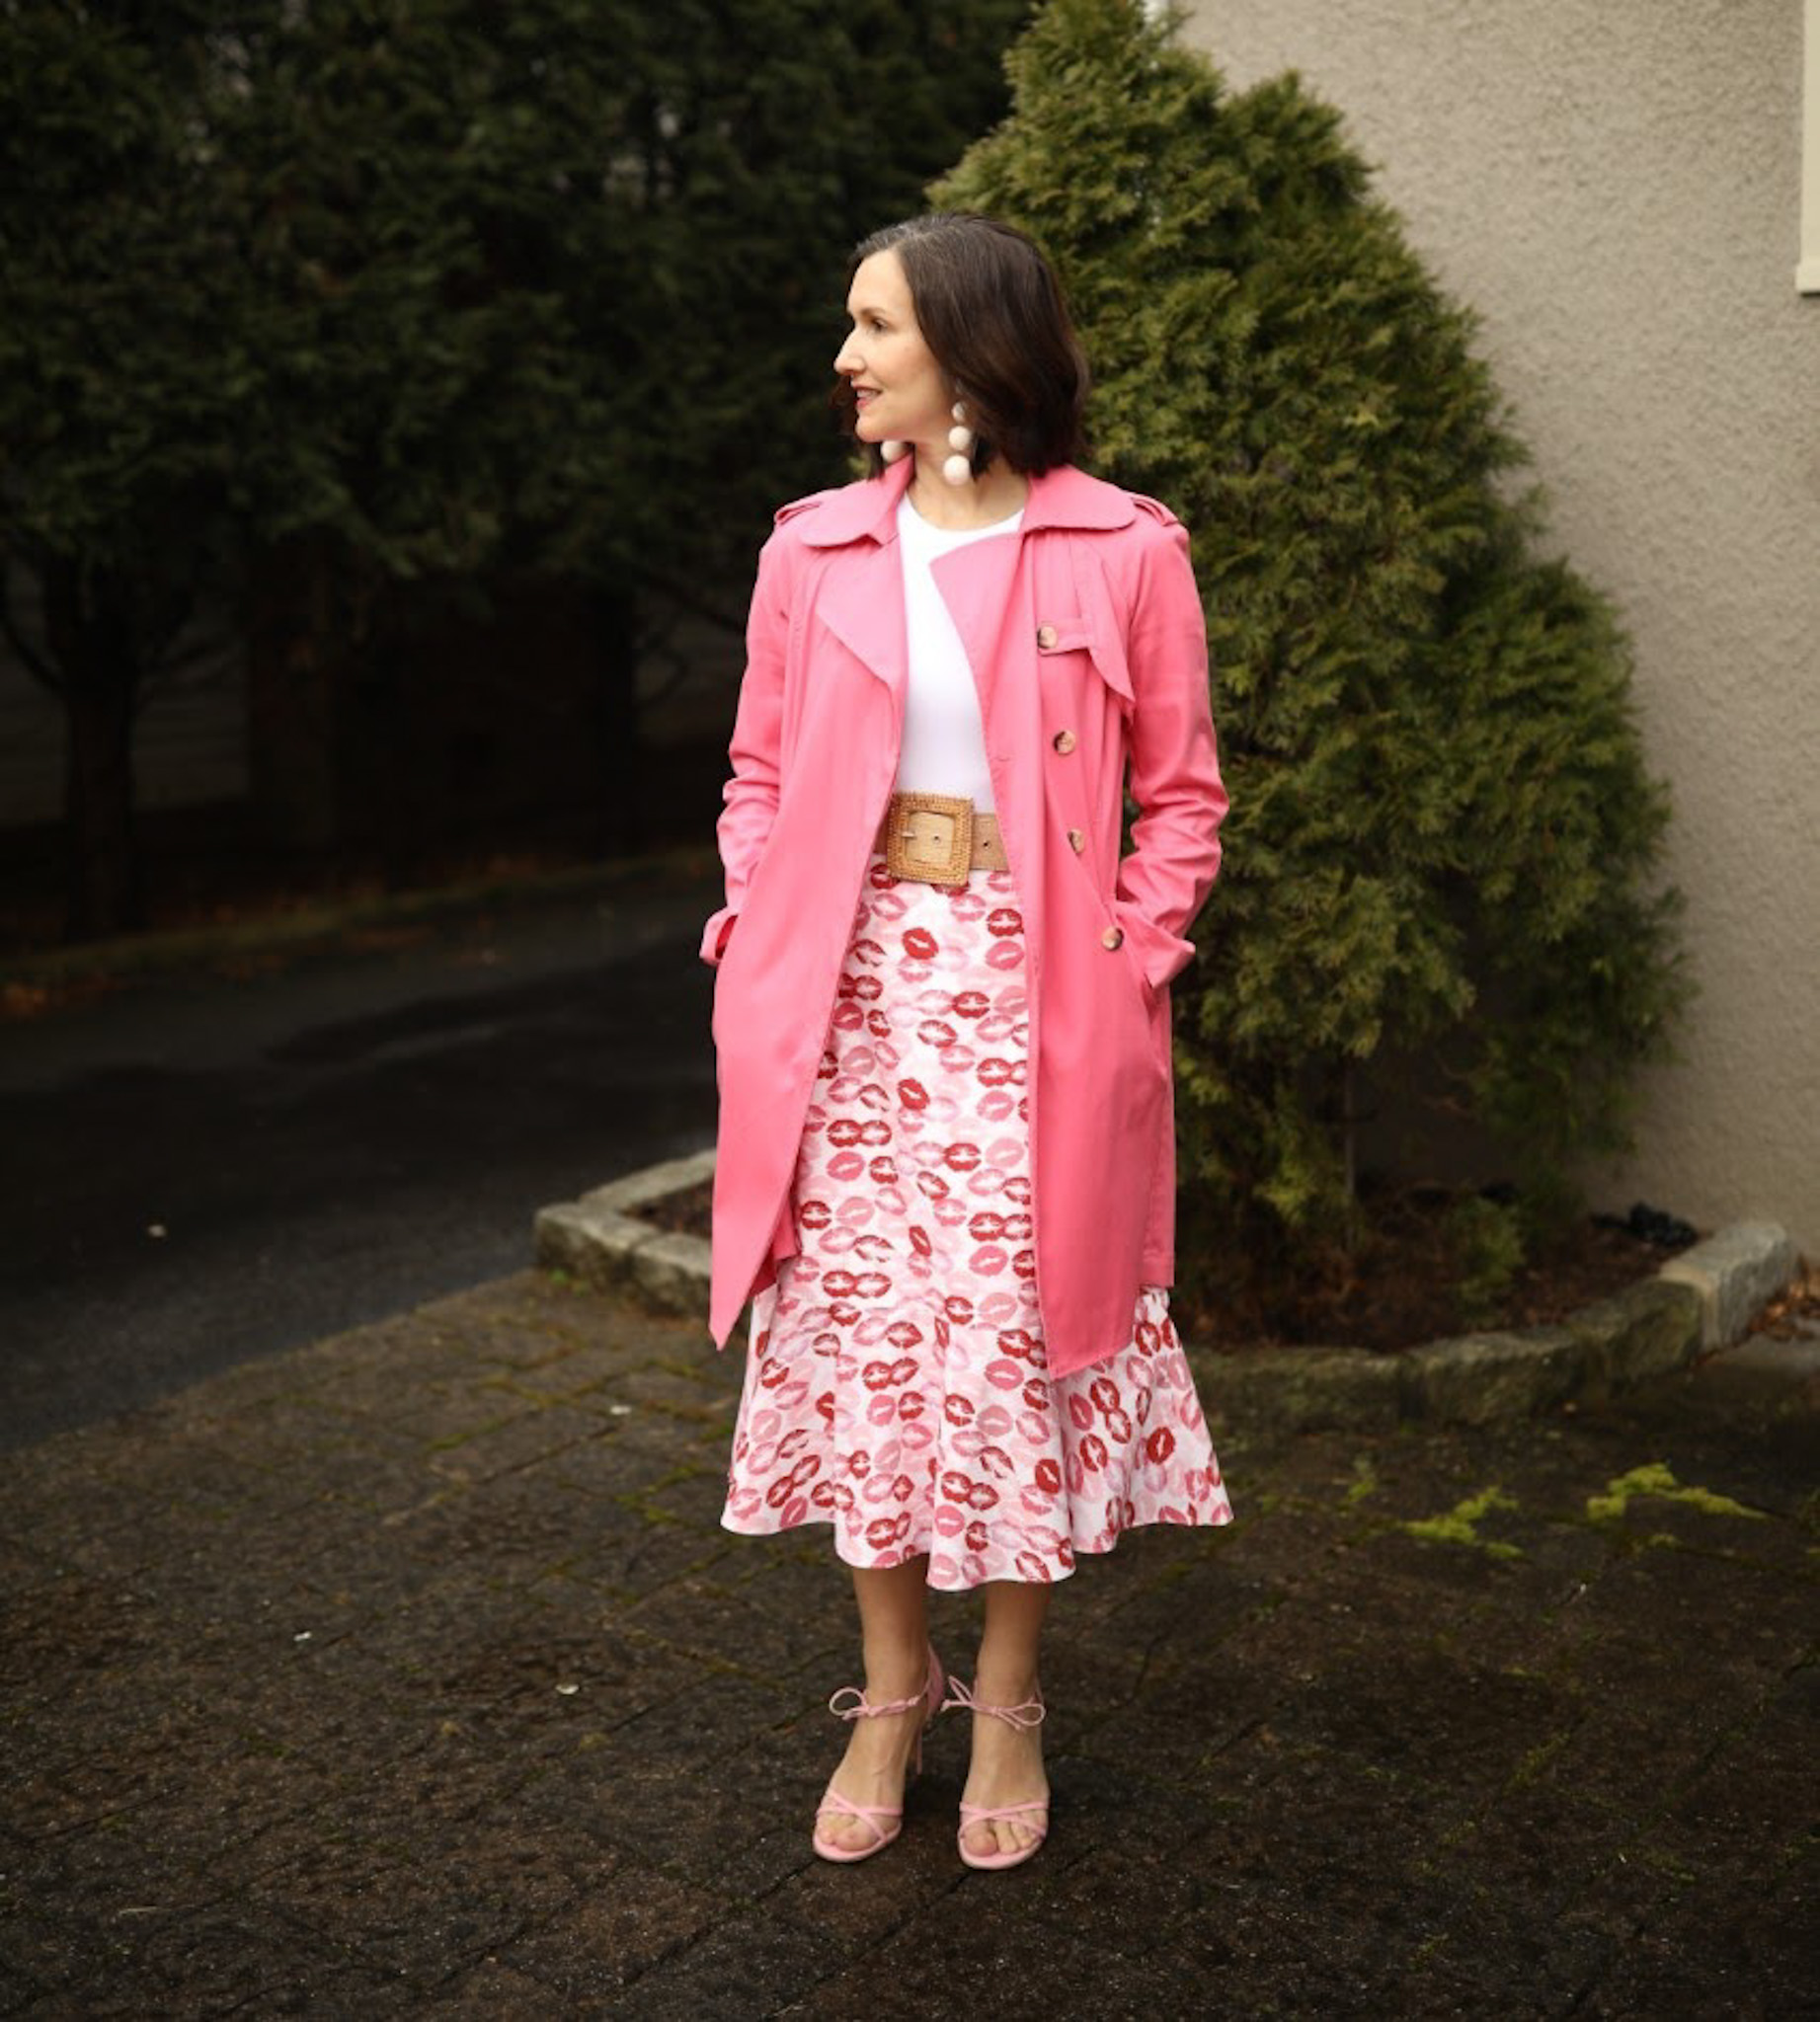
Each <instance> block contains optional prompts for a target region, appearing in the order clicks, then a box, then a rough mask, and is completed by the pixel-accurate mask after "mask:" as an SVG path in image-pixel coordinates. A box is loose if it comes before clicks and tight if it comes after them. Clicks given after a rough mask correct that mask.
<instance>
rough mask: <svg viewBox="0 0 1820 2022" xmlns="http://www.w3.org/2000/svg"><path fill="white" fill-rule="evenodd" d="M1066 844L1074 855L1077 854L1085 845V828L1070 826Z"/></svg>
mask: <svg viewBox="0 0 1820 2022" xmlns="http://www.w3.org/2000/svg"><path fill="white" fill-rule="evenodd" d="M1086 846H1087V837H1086V832H1085V830H1083V829H1079V828H1070V829H1069V830H1068V848H1069V849H1071V850H1072V851H1073V852H1074V854H1075V855H1076V856H1079V854H1080V853H1081V851H1082V850H1083V849H1085V848H1086Z"/></svg>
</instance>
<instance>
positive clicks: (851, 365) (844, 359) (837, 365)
mask: <svg viewBox="0 0 1820 2022" xmlns="http://www.w3.org/2000/svg"><path fill="white" fill-rule="evenodd" d="M859 365H860V359H859V354H858V352H857V351H855V350H854V349H853V340H852V339H851V338H850V337H849V338H848V339H847V341H846V343H845V344H843V345H842V346H841V347H840V349H839V350H837V351H836V352H835V353H834V370H835V371H836V372H838V373H840V374H841V375H842V376H843V377H847V378H851V377H852V375H853V374H854V373H855V372H857V371H858V370H859Z"/></svg>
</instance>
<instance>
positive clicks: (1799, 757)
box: [1187, 0, 1820, 1260]
mask: <svg viewBox="0 0 1820 2022" xmlns="http://www.w3.org/2000/svg"><path fill="white" fill-rule="evenodd" d="M1187 34H1188V36H1189V37H1190V38H1191V39H1193V40H1194V41H1196V42H1197V43H1199V44H1200V45H1201V46H1202V47H1204V48H1205V49H1207V50H1208V51H1209V52H1210V53H1211V54H1212V55H1213V57H1214V59H1215V61H1216V62H1217V63H1218V64H1219V66H1220V68H1221V69H1222V70H1223V72H1224V73H1225V75H1226V77H1227V82H1228V83H1229V84H1230V85H1231V86H1232V87H1233V88H1235V89H1241V88H1243V87H1244V86H1246V85H1249V84H1252V83H1255V82H1256V81H1257V80H1258V79H1260V78H1263V77H1267V76H1273V75H1276V74H1277V73H1279V72H1281V71H1284V70H1289V69H1294V70H1297V71H1299V72H1300V73H1301V75H1302V77H1303V80H1304V82H1305V83H1306V85H1308V86H1309V88H1311V89H1312V90H1313V91H1315V92H1316V93H1317V94H1318V95H1319V96H1320V97H1322V98H1324V99H1326V100H1327V101H1328V102H1330V103H1331V104H1333V105H1335V106H1337V107H1338V108H1339V109H1340V110H1341V111H1342V112H1343V114H1344V115H1345V116H1346V120H1347V126H1348V130H1349V132H1350V133H1351V135H1352V137H1353V139H1354V141H1355V143H1356V144H1357V145H1358V146H1359V148H1360V149H1361V151H1362V152H1363V153H1364V154H1365V155H1366V157H1367V158H1368V159H1369V160H1371V161H1372V162H1373V163H1374V164H1375V165H1377V167H1378V170H1379V175H1378V184H1377V187H1378V190H1379V192H1380V194H1383V195H1384V196H1385V198H1386V199H1387V200H1388V201H1389V202H1391V203H1392V204H1394V205H1395V206H1396V208H1397V209H1398V210H1399V211H1400V212H1401V213H1402V215H1403V217H1404V219H1405V220H1406V222H1407V225H1408V228H1409V233H1410V238H1411V242H1412V243H1413V244H1414V245H1415V246H1416V247H1417V248H1418V249H1419V251H1420V252H1421V253H1422V255H1423V256H1424V258H1425V259H1426V260H1427V261H1428V263H1429V265H1430V267H1431V269H1432V270H1433V271H1434V272H1435V273H1436V274H1437V276H1438V278H1439V279H1440V280H1441V282H1442V284H1443V285H1444V286H1446V287H1447V288H1448V289H1449V290H1450V291H1451V292H1452V293H1453V294H1454V295H1456V296H1457V297H1459V298H1461V299H1463V300H1464V301H1466V302H1469V303H1470V304H1471V305H1472V306H1473V307H1474V308H1476V309H1477V310H1478V311H1479V312H1480V314H1481V316H1482V317H1483V319H1484V328H1483V336H1482V340H1481V344H1482V349H1483V350H1484V353H1485V355H1486V356H1487V357H1488V358H1489V359H1490V360H1491V362H1492V365H1493V368H1494V370H1495V371H1496V373H1497V375H1498V379H1499V383H1500V385H1501V387H1502V388H1503V390H1504V392H1505V394H1506V396H1507V398H1508V399H1509V401H1510V403H1511V407H1512V410H1513V415H1514V421H1515V425H1516V427H1517V429H1518V431H1519V433H1521V434H1522V435H1523V437H1524V438H1525V439H1526V440H1527V442H1528V443H1529V445H1530V447H1531V449H1532V450H1533V451H1534V453H1535V458H1536V462H1535V468H1534V470H1533V471H1532V472H1531V474H1530V475H1531V476H1533V477H1534V478H1537V479H1539V480H1540V481H1541V482H1542V483H1543V485H1544V486H1545V488H1546V490H1547V493H1548V497H1549V500H1550V502H1551V506H1552V518H1551V534H1550V539H1549V541H1548V543H1547V545H1548V546H1549V547H1550V548H1551V549H1555V550H1558V551H1560V552H1562V553H1564V554H1565V555H1566V556H1567V557H1568V558H1569V559H1570V560H1571V561H1572V563H1573V564H1574V566H1575V567H1576V568H1578V569H1579V570H1580V571H1581V572H1582V573H1583V574H1584V575H1586V576H1587V577H1588V578H1589V579H1590V580H1591V581H1593V582H1594V583H1597V584H1598V585H1599V586H1600V587H1602V588H1603V589H1605V590H1606V591H1607V592H1608V593H1609V594H1611V595H1612V596H1613V597H1614V598H1615V600H1616V601H1617V603H1618V605H1619V608H1620V610H1621V612H1622V616H1623V618H1624V622H1625V624H1626V626H1627V628H1628V630H1629V632H1630V635H1631V638H1632V640H1633V642H1634V644H1635V648H1636V657H1637V699H1638V704H1639V709H1640V714H1641V717H1642V723H1643V731H1644V736H1645V739H1646V742H1647V748H1648V755H1649V761H1650V764H1651V766H1652V767H1653V769H1654V770H1656V771H1657V772H1658V773H1661V774H1665V775H1666V776H1667V777H1668V779H1669V781H1670V783H1671V786H1672V789H1673V793H1674V797H1675V807H1676V823H1675V829H1674V834H1673V839H1672V843H1671V854H1670V863H1669V871H1670V875H1671V876H1672V877H1673V879H1674V881H1675V882H1676V883H1677V884H1678V885H1680V886H1681V888H1682V889H1683V891H1684V892H1685V893H1686V894H1687V896H1688V913H1687V919H1686V934H1687V940H1688V943H1689V947H1690V951H1691V955H1692V959H1693V963H1694V969H1695V973H1696V977H1697V980H1698V983H1699V986H1700V990H1701V997H1700V1000H1699V1002H1698V1003H1697V1004H1696V1005H1695V1007H1694V1010H1693V1012H1692V1015H1691V1018H1690V1020H1689V1022H1688V1024H1687V1026H1686V1027H1685V1030H1684V1033H1683V1040H1682V1044H1683V1051H1684V1056H1685V1057H1684V1059H1683V1060H1682V1062H1681V1063H1680V1064H1679V1065H1677V1066H1675V1067H1670V1068H1664V1069H1660V1070H1657V1071H1655V1072H1653V1073H1652V1074H1651V1075H1650V1076H1649V1077H1648V1079H1647V1081H1646V1083H1645V1084H1644V1088H1643V1116H1642V1120H1641V1128H1640V1130H1639V1134H1638V1148H1637V1152H1636V1154H1635V1156H1634V1157H1633V1158H1630V1159H1628V1160H1626V1161H1624V1162H1623V1163H1622V1165H1618V1166H1616V1167H1613V1166H1604V1167H1601V1168H1599V1169H1598V1170H1596V1171H1594V1172H1592V1173H1589V1174H1588V1175H1587V1178H1588V1181H1589V1185H1590V1188H1591V1191H1592V1193H1593V1195H1594V1198H1595V1204H1596V1205H1612V1206H1617V1207H1621V1208H1622V1207H1623V1206H1626V1205H1628V1204H1629V1202H1630V1201H1631V1200H1633V1199H1636V1198H1638V1197H1639V1196H1640V1197H1642V1198H1644V1199H1647V1200H1649V1201H1651V1202H1653V1203H1655V1204H1656V1205H1661V1206H1665V1207H1669V1208H1672V1209H1674V1210H1676V1211H1678V1212H1681V1213H1683V1214H1686V1215H1688V1216H1689V1217H1691V1218H1692V1219H1694V1220H1697V1221H1699V1222H1701V1223H1702V1224H1717V1223H1720V1222H1724V1221H1727V1220H1730V1219H1734V1218H1736V1217H1740V1216H1746V1215H1749V1216H1765V1217H1768V1218H1771V1219H1774V1220H1778V1221H1780V1222H1782V1223H1783V1225H1784V1226H1786V1227H1787V1228H1788V1229H1789V1231H1790V1233H1791V1234H1793V1236H1794V1237H1795V1240H1796V1242H1797V1243H1798V1244H1799V1245H1800V1246H1801V1247H1802V1248H1803V1249H1805V1250H1806V1252H1807V1253H1808V1255H1809V1256H1810V1258H1814V1259H1817V1260H1820V297H1813V296H1807V297H1803V296H1800V295H1798V294H1797V293H1796V292H1795V286H1794V268H1795V262H1796V258H1797V255H1798V251H1799V212H1800V189H1801V160H1800V153H1801V64H1802V48H1801V10H1800V9H1799V7H1797V6H1796V5H1795V4H1794V0H1652V4H1650V5H1648V6H1642V5H1631V4H1628V0H1624V4H1614V0H1205V4H1202V5H1200V6H1198V7H1194V8H1192V9H1191V10H1190V15H1189V22H1188V28H1187Z"/></svg>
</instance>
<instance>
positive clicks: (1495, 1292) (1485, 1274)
mask: <svg viewBox="0 0 1820 2022" xmlns="http://www.w3.org/2000/svg"><path fill="white" fill-rule="evenodd" d="M1447 1233H1448V1241H1449V1246H1450V1247H1451V1249H1452V1250H1453V1253H1454V1270H1455V1293H1456V1296H1457V1297H1458V1299H1459V1301H1460V1311H1461V1317H1462V1319H1463V1320H1464V1322H1465V1324H1466V1325H1467V1326H1468V1327H1478V1326H1482V1325H1484V1324H1485V1323H1486V1322H1487V1321H1488V1320H1490V1319H1491V1318H1492V1317H1493V1315H1494V1314H1495V1313H1496V1312H1497V1310H1498V1307H1499V1305H1500V1304H1501V1302H1502V1300H1503V1298H1504V1294H1505V1293H1506V1292H1507V1291H1509V1289H1510V1286H1511V1281H1512V1280H1513V1279H1514V1278H1515V1277H1516V1275H1517V1272H1518V1270H1519V1269H1520V1267H1521V1266H1522V1263H1523V1254H1524V1240H1523V1227H1522V1223H1521V1220H1520V1218H1519V1216H1518V1213H1517V1210H1516V1208H1515V1207H1514V1206H1510V1205H1506V1204H1504V1203H1502V1202H1498V1201H1491V1200H1488V1199H1486V1197H1485V1196H1484V1195H1483V1194H1466V1195H1463V1196H1462V1197H1461V1199H1460V1200H1458V1201H1456V1202H1455V1204H1454V1205H1453V1206H1452V1207H1451V1208H1450V1209H1449V1210H1448V1217H1447Z"/></svg>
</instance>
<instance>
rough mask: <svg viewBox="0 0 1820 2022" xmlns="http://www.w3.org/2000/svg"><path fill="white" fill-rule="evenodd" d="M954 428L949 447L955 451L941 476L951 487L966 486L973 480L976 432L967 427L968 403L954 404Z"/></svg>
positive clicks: (950, 432)
mask: <svg viewBox="0 0 1820 2022" xmlns="http://www.w3.org/2000/svg"><path fill="white" fill-rule="evenodd" d="M953 413H954V427H953V428H950V429H949V430H948V447H949V448H950V449H952V450H953V451H954V454H953V455H952V456H950V457H949V458H948V459H947V460H946V462H944V463H943V465H942V467H941V474H942V476H943V477H944V478H946V479H947V480H948V482H949V484H951V485H965V484H968V483H970V482H971V481H972V478H973V445H974V432H973V430H972V429H971V428H969V427H968V426H967V407H966V403H965V402H963V401H959V400H957V401H956V402H955V403H954V409H953Z"/></svg>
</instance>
